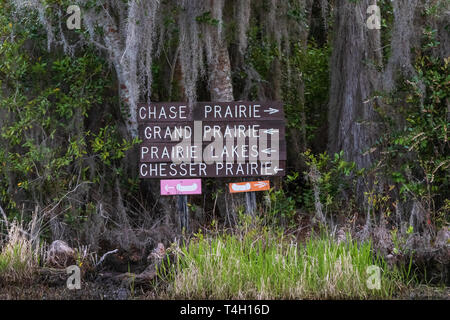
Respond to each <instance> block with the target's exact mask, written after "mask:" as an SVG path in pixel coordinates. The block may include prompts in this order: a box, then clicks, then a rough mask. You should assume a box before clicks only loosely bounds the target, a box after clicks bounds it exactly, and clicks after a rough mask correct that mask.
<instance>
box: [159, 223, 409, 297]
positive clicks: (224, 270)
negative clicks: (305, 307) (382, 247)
mask: <svg viewBox="0 0 450 320" xmlns="http://www.w3.org/2000/svg"><path fill="white" fill-rule="evenodd" d="M173 249H174V251H175V258H174V259H172V261H171V260H169V259H168V260H167V261H166V263H165V264H163V265H162V267H160V269H159V270H158V273H159V276H160V279H162V280H163V283H166V284H167V286H166V287H165V293H166V295H167V296H168V297H169V298H189V299H345V298H347V299H348V298H350V299H383V298H391V297H392V296H393V295H394V294H395V293H396V291H398V290H399V289H401V288H402V287H403V286H404V284H405V283H406V280H407V278H408V275H407V274H406V272H403V271H400V270H399V269H396V268H395V269H390V268H389V267H388V266H387V264H386V263H385V262H384V261H383V259H381V258H377V257H374V256H373V253H372V247H371V244H370V243H368V242H365V243H361V244H358V243H357V242H356V241H355V240H352V239H351V238H350V237H348V238H347V241H346V242H345V243H337V242H336V241H335V240H333V239H332V238H329V237H328V238H327V237H315V238H310V239H309V241H308V242H306V243H305V244H299V243H297V242H294V241H293V240H290V239H286V238H285V237H284V236H282V235H274V234H272V233H271V232H269V231H262V232H257V231H255V230H253V231H250V232H247V233H245V234H243V235H242V234H241V235H239V234H225V233H222V234H218V235H215V236H210V237H206V236H204V235H203V234H198V235H196V237H195V238H194V239H192V240H191V241H190V242H189V244H185V245H182V246H175V247H173ZM371 265H376V266H379V267H380V268H381V288H380V289H379V290H378V289H369V288H368V286H367V280H368V278H369V276H370V274H367V273H366V270H367V267H369V266H371Z"/></svg>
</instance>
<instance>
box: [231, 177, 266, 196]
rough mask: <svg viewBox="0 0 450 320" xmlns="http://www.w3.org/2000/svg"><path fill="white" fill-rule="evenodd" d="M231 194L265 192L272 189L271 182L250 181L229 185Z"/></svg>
mask: <svg viewBox="0 0 450 320" xmlns="http://www.w3.org/2000/svg"><path fill="white" fill-rule="evenodd" d="M228 186H229V188H230V193H238V192H250V191H264V190H269V189H270V181H269V180H266V181H248V182H235V183H230V184H228Z"/></svg>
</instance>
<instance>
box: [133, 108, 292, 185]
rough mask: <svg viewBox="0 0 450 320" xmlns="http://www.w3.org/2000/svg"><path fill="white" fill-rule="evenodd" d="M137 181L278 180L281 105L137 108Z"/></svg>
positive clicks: (282, 161)
mask: <svg viewBox="0 0 450 320" xmlns="http://www.w3.org/2000/svg"><path fill="white" fill-rule="evenodd" d="M137 116H138V122H139V138H140V139H141V140H142V141H143V142H142V145H141V146H140V149H139V153H140V154H139V159H140V162H141V163H140V168H139V171H140V172H139V173H140V177H141V178H180V177H184V178H188V177H236V176H239V177H244V176H281V175H284V174H285V170H286V142H285V120H284V110H283V105H282V103H281V102H198V103H194V104H193V105H191V106H190V105H188V104H187V103H181V102H158V103H150V104H141V105H139V106H138V115H137Z"/></svg>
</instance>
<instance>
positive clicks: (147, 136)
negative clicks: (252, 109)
mask: <svg viewBox="0 0 450 320" xmlns="http://www.w3.org/2000/svg"><path fill="white" fill-rule="evenodd" d="M195 129H197V130H201V132H202V138H203V140H204V141H205V140H207V139H208V140H214V139H216V138H224V139H226V138H230V137H231V138H240V137H243V136H246V137H249V138H252V137H256V138H259V137H260V131H259V130H262V132H261V133H262V134H263V135H268V136H274V135H277V134H278V139H279V140H284V139H285V126H284V121H280V120H275V121H273V120H262V121H261V120H255V121H251V122H250V121H233V122H228V123H225V122H222V123H220V122H212V121H202V122H200V121H199V126H198V127H195V125H194V121H186V122H183V123H182V122H153V123H142V124H141V125H140V126H139V137H140V138H141V139H142V140H143V141H144V142H170V141H172V142H174V141H180V140H182V139H183V138H186V139H191V138H193V137H194V130H195Z"/></svg>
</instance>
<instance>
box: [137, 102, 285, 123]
mask: <svg viewBox="0 0 450 320" xmlns="http://www.w3.org/2000/svg"><path fill="white" fill-rule="evenodd" d="M137 113H138V114H137V117H138V122H139V123H147V122H187V121H220V122H230V121H254V120H282V121H284V111H283V105H282V103H281V102H279V101H274V102H247V101H241V102H197V103H194V104H193V105H192V107H190V106H189V104H187V103H182V102H157V103H150V104H139V105H138V112H137Z"/></svg>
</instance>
